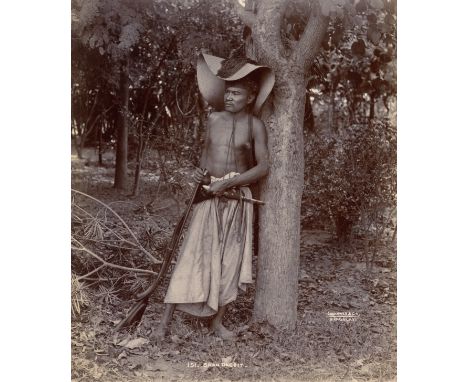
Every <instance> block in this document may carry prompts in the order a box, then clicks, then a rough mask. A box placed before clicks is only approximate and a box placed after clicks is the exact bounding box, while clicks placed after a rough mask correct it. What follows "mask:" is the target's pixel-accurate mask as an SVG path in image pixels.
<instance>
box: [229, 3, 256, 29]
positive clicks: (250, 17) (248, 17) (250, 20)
mask: <svg viewBox="0 0 468 382" xmlns="http://www.w3.org/2000/svg"><path fill="white" fill-rule="evenodd" d="M231 2H232V4H233V6H234V8H235V10H236V12H237V15H238V16H239V18H240V19H241V20H242V22H243V23H244V24H245V25H247V26H248V27H249V28H251V29H252V28H253V26H254V25H255V22H256V20H257V17H256V16H255V14H254V13H253V12H251V11H246V10H245V9H244V7H243V6H242V5H240V3H239V1H238V0H232V1H231Z"/></svg>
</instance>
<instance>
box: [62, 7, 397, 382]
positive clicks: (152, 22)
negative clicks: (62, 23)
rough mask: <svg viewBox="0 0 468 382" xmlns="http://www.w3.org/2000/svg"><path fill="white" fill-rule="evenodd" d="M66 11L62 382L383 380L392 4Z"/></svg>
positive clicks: (391, 321)
mask: <svg viewBox="0 0 468 382" xmlns="http://www.w3.org/2000/svg"><path fill="white" fill-rule="evenodd" d="M71 6H72V20H71V34H72V36H71V37H72V45H71V46H72V52H71V53H72V61H71V66H72V83H71V102H72V120H71V141H70V144H71V145H72V158H71V166H72V203H71V211H72V222H71V231H72V238H71V256H72V269H71V281H72V296H71V300H72V333H71V345H72V370H71V373H72V380H73V381H159V380H172V381H178V380H190V381H191V380H199V381H205V380H206V381H210V380H216V381H234V380H242V381H258V380H264V381H271V380H275V381H342V380H343V381H393V380H396V241H397V224H396V1H394V0H278V1H267V0H263V1H262V0H250V1H247V0H245V1H241V0H222V1H216V2H213V1H208V0H171V1H153V0H133V1H130V0H73V1H72V3H71Z"/></svg>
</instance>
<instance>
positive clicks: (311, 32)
mask: <svg viewBox="0 0 468 382" xmlns="http://www.w3.org/2000/svg"><path fill="white" fill-rule="evenodd" d="M328 22H329V18H328V17H325V16H323V15H322V11H321V9H320V3H319V2H318V1H315V2H314V4H313V5H312V10H311V11H310V15H309V20H308V22H307V26H306V28H305V30H304V33H303V34H302V36H301V38H300V40H299V42H298V44H297V45H296V47H295V49H294V54H293V56H294V60H295V61H296V62H297V63H298V64H299V65H301V66H302V67H303V68H304V70H307V69H308V68H309V67H310V65H311V64H312V60H313V58H314V57H315V55H316V54H317V53H318V51H319V50H320V44H321V42H322V40H323V38H324V36H325V33H326V32H327V28H328Z"/></svg>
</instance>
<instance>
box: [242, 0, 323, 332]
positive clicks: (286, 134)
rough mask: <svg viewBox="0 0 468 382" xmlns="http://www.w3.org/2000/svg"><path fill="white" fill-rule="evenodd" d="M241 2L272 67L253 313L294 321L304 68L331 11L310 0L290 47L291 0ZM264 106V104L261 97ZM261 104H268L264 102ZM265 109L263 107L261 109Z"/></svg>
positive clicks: (254, 51)
mask: <svg viewBox="0 0 468 382" xmlns="http://www.w3.org/2000/svg"><path fill="white" fill-rule="evenodd" d="M233 3H234V5H235V6H236V7H237V8H238V11H239V15H240V17H241V18H242V20H243V21H244V22H245V23H246V24H247V25H248V26H249V28H250V30H251V35H249V36H248V38H247V39H246V44H250V45H247V47H246V53H247V54H248V55H249V56H252V55H254V57H255V58H256V59H257V60H258V61H259V62H260V63H261V64H264V65H267V66H269V67H270V68H272V69H273V71H274V72H275V75H276V82H275V87H274V89H273V94H272V96H271V99H272V105H273V107H272V108H271V109H272V114H271V115H270V116H269V117H265V118H264V117H263V116H262V120H263V121H264V122H265V125H266V127H267V132H268V150H269V155H270V171H269V174H268V176H267V177H266V179H264V180H262V181H261V182H260V192H261V198H262V199H263V200H265V201H266V205H265V206H263V207H260V208H259V225H260V229H259V243H258V247H259V248H258V250H259V251H258V269H257V283H256V294H255V304H254V312H253V320H255V321H268V322H269V323H270V324H272V325H273V326H275V327H277V328H285V329H293V328H294V327H295V325H296V319H297V300H298V298H297V297H298V271H299V250H300V217H301V198H302V189H303V185H304V137H303V123H304V108H305V96H306V80H305V73H306V72H307V71H308V70H309V68H310V66H311V64H312V60H313V58H314V57H315V55H316V54H317V52H318V51H319V49H320V43H321V40H322V39H323V37H324V36H325V33H326V30H327V26H328V22H329V20H328V18H327V17H324V16H323V15H322V14H321V12H320V4H319V2H318V1H314V2H313V4H312V7H313V11H311V13H310V15H309V20H308V22H307V26H306V28H305V30H304V32H303V33H302V36H301V38H300V39H299V41H298V42H297V44H296V45H295V47H294V48H293V49H291V48H288V47H286V46H285V45H284V44H283V41H282V39H281V31H280V28H281V25H282V21H283V16H284V13H285V11H286V7H287V5H288V0H262V1H260V0H258V1H256V2H255V7H254V9H256V11H255V12H251V11H249V9H250V8H248V7H245V8H242V7H241V6H240V5H239V3H237V1H235V0H234V1H233ZM265 106H268V105H265ZM264 109H265V112H266V110H267V108H266V107H264ZM265 112H264V114H265Z"/></svg>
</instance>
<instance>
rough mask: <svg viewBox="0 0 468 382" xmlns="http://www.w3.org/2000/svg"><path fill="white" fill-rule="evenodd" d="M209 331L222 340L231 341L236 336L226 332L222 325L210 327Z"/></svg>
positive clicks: (228, 331)
mask: <svg viewBox="0 0 468 382" xmlns="http://www.w3.org/2000/svg"><path fill="white" fill-rule="evenodd" d="M210 330H211V332H212V333H214V334H215V335H216V336H218V337H219V338H221V339H223V340H233V339H234V338H236V334H235V333H234V332H231V331H230V330H228V329H227V328H226V327H225V326H224V325H223V324H215V325H213V324H212V325H210Z"/></svg>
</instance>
